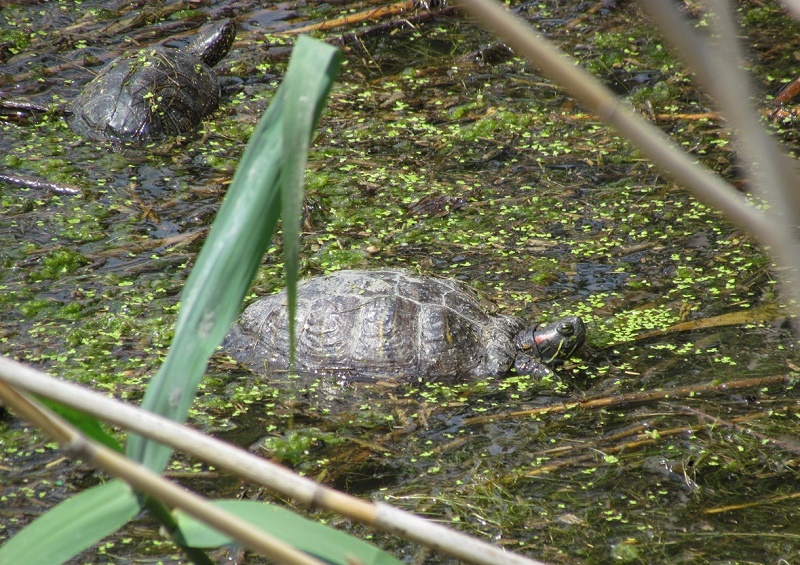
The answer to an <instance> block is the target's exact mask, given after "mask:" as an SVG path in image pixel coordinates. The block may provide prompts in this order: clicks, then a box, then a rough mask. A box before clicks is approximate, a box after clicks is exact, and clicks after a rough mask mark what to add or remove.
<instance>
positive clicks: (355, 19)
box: [276, 0, 414, 35]
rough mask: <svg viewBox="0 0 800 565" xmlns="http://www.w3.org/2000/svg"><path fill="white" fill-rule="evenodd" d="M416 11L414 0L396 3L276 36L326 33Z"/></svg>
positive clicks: (287, 31) (289, 30) (290, 30)
mask: <svg viewBox="0 0 800 565" xmlns="http://www.w3.org/2000/svg"><path fill="white" fill-rule="evenodd" d="M413 9H414V2H412V0H404V1H403V2H396V3H394V4H389V5H388V6H380V7H378V8H371V9H369V10H364V11H362V12H358V13H356V14H350V15H347V16H342V17H341V18H335V19H333V20H326V21H324V22H318V23H315V24H309V25H306V26H303V27H298V28H295V29H288V30H286V31H282V32H280V33H278V34H276V35H299V34H301V33H308V32H309V31H325V30H328V29H334V28H337V27H343V26H351V25H353V24H357V23H361V22H363V21H367V20H371V21H373V20H380V19H383V18H386V17H389V16H396V15H398V14H403V13H405V12H408V11H411V10H413Z"/></svg>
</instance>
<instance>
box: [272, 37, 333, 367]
mask: <svg viewBox="0 0 800 565" xmlns="http://www.w3.org/2000/svg"><path fill="white" fill-rule="evenodd" d="M295 49H296V51H295V54H294V55H293V56H292V60H291V61H290V62H289V69H288V71H287V76H288V75H289V74H291V75H292V76H296V77H297V80H293V81H291V82H287V83H286V99H285V104H284V108H283V117H284V120H283V145H282V149H283V163H284V168H283V170H282V175H281V204H282V206H281V208H282V220H283V255H284V265H285V269H286V288H287V296H288V307H289V339H290V347H289V353H290V360H289V369H290V370H291V371H293V370H294V338H295V328H294V321H295V320H294V314H295V310H296V305H297V300H296V295H297V293H296V289H297V265H298V263H299V261H300V259H299V257H300V224H301V222H302V214H303V210H302V209H303V179H304V177H305V170H306V162H307V157H308V149H309V146H310V145H311V137H310V136H309V135H308V133H309V132H313V130H314V126H315V124H316V123H317V121H318V119H319V115H320V112H321V111H322V106H321V105H320V104H318V103H317V102H316V101H315V100H314V99H313V98H312V97H310V96H309V93H319V95H320V96H322V97H323V99H324V98H327V95H328V92H329V90H330V88H331V86H332V85H333V81H334V79H335V78H336V75H337V74H338V71H339V65H338V61H335V62H334V63H332V64H330V65H328V67H327V72H325V73H303V72H299V71H297V70H296V69H306V68H313V66H314V65H315V63H316V62H317V61H319V60H325V58H326V56H329V55H327V54H328V53H329V52H330V46H329V45H327V44H325V43H320V42H318V41H315V40H313V39H311V38H310V37H308V36H301V37H300V38H298V40H297V45H296V47H295Z"/></svg>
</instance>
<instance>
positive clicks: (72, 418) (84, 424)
mask: <svg viewBox="0 0 800 565" xmlns="http://www.w3.org/2000/svg"><path fill="white" fill-rule="evenodd" d="M36 399H37V400H38V401H39V402H41V403H42V404H44V405H45V406H47V407H48V408H49V409H50V410H52V411H53V412H55V413H56V414H58V415H59V416H61V417H62V418H64V419H65V420H66V421H67V422H69V423H70V424H72V425H73V426H75V427H76V428H77V429H78V430H79V431H80V432H82V433H83V435H85V436H86V437H88V438H90V439H93V440H95V441H96V442H98V443H101V444H103V445H105V446H106V447H108V448H109V449H113V450H114V451H117V452H119V453H122V451H123V450H122V446H121V445H120V444H119V442H118V441H117V440H116V438H114V437H113V436H112V435H110V434H108V433H107V432H106V431H105V430H104V429H103V426H102V425H101V424H100V421H99V420H98V419H97V418H93V417H92V416H89V415H88V414H86V413H84V412H81V411H80V410H75V409H74V408H70V407H69V406H64V405H63V404H59V403H58V402H56V401H55V400H50V399H49V398H43V397H41V396H37V397H36Z"/></svg>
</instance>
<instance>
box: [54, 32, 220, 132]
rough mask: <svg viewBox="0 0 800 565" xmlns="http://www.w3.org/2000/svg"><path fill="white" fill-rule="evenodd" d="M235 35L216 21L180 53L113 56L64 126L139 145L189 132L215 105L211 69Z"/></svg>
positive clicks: (152, 50)
mask: <svg viewBox="0 0 800 565" xmlns="http://www.w3.org/2000/svg"><path fill="white" fill-rule="evenodd" d="M235 35H236V27H235V25H234V23H233V22H232V21H231V20H222V21H219V22H215V23H213V24H209V25H207V26H205V27H204V28H203V29H201V30H200V32H199V33H198V34H197V35H196V36H195V38H194V39H193V40H192V41H191V42H190V43H188V44H187V45H186V46H184V47H182V48H170V47H163V46H152V47H147V48H145V49H142V50H141V51H138V52H136V53H134V54H132V55H127V56H122V57H118V58H117V59H115V60H114V61H112V62H111V63H110V64H109V65H108V66H107V67H106V68H105V69H103V70H102V71H101V72H100V74H98V75H97V76H96V77H95V78H94V79H93V80H91V81H90V82H89V83H87V84H86V86H84V88H83V89H82V90H81V92H80V94H79V95H78V96H77V97H76V98H75V99H74V100H73V101H72V102H71V103H70V104H69V105H68V107H67V110H68V112H69V113H70V116H69V119H68V122H69V124H70V127H72V129H73V130H74V131H75V132H76V133H78V134H80V135H84V136H87V137H89V138H92V139H109V140H112V141H140V142H141V141H149V140H157V139H163V138H165V137H169V136H175V135H179V134H183V133H187V132H189V131H191V130H193V129H194V128H195V127H197V126H198V125H199V124H200V122H201V120H202V119H203V118H204V117H205V116H207V115H209V114H210V113H211V112H213V111H214V110H216V109H217V107H218V106H219V98H220V85H219V81H218V80H217V77H216V75H215V74H214V71H213V70H212V69H211V67H213V66H214V65H215V64H217V63H218V62H219V61H220V60H222V58H223V57H225V55H226V54H227V53H228V51H229V50H230V48H231V45H232V44H233V40H234V37H235Z"/></svg>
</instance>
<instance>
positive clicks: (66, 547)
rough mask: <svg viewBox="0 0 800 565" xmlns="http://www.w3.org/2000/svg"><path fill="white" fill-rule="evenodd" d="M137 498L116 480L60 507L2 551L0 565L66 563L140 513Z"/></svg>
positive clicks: (55, 508) (9, 541)
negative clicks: (13, 564)
mask: <svg viewBox="0 0 800 565" xmlns="http://www.w3.org/2000/svg"><path fill="white" fill-rule="evenodd" d="M139 510H140V506H139V501H138V500H137V497H136V494H135V493H134V492H133V491H132V490H131V489H130V487H128V485H127V484H126V483H124V482H122V481H118V480H114V481H110V482H108V483H104V484H102V485H99V486H96V487H93V488H90V489H89V490H85V491H83V492H81V493H80V494H77V495H75V496H73V497H72V498H69V499H67V500H65V501H64V502H62V503H60V504H58V505H57V506H55V507H54V508H52V509H51V510H49V511H48V512H47V513H46V514H43V515H42V516H40V517H38V518H37V519H36V520H34V521H33V522H31V523H30V524H28V525H27V526H26V527H25V528H23V529H22V530H20V531H19V532H18V533H17V534H16V535H15V536H14V537H12V538H11V539H10V540H8V541H7V542H6V543H5V544H4V545H3V546H2V547H0V563H62V562H64V561H66V560H67V559H70V558H71V557H74V556H75V555H77V554H78V553H80V552H81V551H83V550H85V549H88V548H89V547H91V546H93V545H95V544H96V543H97V542H99V541H100V540H102V539H103V538H104V537H106V536H108V535H109V534H112V533H114V532H115V531H116V530H118V529H119V528H120V527H122V526H123V525H125V524H126V523H127V522H128V521H130V520H131V519H132V518H133V517H134V516H136V514H137V513H138V512H139Z"/></svg>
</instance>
